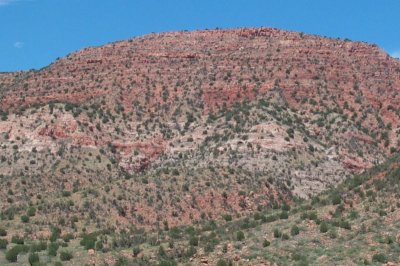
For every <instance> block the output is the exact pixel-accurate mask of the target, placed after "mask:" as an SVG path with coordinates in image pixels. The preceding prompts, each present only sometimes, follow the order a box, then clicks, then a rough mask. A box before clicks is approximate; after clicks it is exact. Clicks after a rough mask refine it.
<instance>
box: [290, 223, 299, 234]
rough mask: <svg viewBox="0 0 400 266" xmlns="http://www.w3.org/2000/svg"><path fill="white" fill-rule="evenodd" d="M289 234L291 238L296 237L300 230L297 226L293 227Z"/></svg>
mask: <svg viewBox="0 0 400 266" xmlns="http://www.w3.org/2000/svg"><path fill="white" fill-rule="evenodd" d="M290 234H291V235H292V236H296V235H298V234H300V229H299V227H298V226H297V225H293V226H292V228H291V229H290Z"/></svg>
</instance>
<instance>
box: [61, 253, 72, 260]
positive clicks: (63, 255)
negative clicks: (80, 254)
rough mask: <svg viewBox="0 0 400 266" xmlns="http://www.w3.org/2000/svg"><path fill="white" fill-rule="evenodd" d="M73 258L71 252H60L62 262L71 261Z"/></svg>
mask: <svg viewBox="0 0 400 266" xmlns="http://www.w3.org/2000/svg"><path fill="white" fill-rule="evenodd" d="M72 258H73V256H72V253H71V252H69V251H61V252H60V260H61V261H70V260H71V259H72Z"/></svg>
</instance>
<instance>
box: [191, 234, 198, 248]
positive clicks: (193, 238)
mask: <svg viewBox="0 0 400 266" xmlns="http://www.w3.org/2000/svg"><path fill="white" fill-rule="evenodd" d="M189 245H191V246H198V245H199V239H198V238H197V237H195V236H192V237H191V238H190V239H189Z"/></svg>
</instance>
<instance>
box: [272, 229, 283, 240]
mask: <svg viewBox="0 0 400 266" xmlns="http://www.w3.org/2000/svg"><path fill="white" fill-rule="evenodd" d="M281 236H282V233H281V231H279V229H277V228H276V229H274V237H275V238H280V237H281Z"/></svg>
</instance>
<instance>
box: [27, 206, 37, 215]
mask: <svg viewBox="0 0 400 266" xmlns="http://www.w3.org/2000/svg"><path fill="white" fill-rule="evenodd" d="M26 214H27V215H28V216H31V217H32V216H35V215H36V209H35V207H29V209H28V211H27V212H26Z"/></svg>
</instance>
